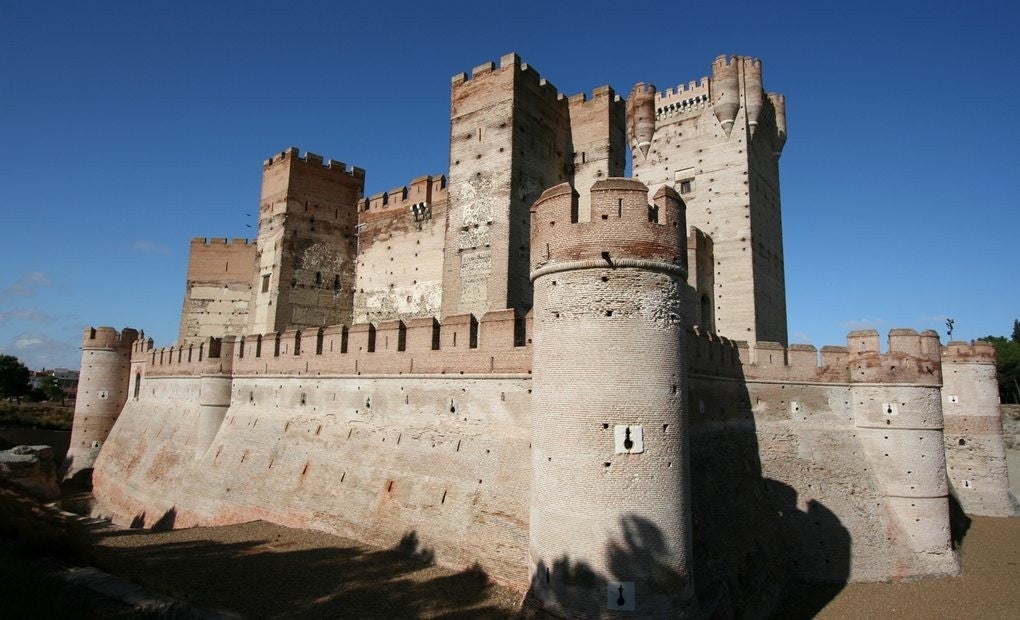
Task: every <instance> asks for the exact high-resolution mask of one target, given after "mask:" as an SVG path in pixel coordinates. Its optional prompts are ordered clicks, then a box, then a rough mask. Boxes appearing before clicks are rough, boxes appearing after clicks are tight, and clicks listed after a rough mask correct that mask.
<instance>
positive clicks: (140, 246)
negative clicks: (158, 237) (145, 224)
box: [131, 239, 170, 254]
mask: <svg viewBox="0 0 1020 620" xmlns="http://www.w3.org/2000/svg"><path fill="white" fill-rule="evenodd" d="M131 249H132V250H134V251H135V252H143V253H151V254H169V253H170V250H169V249H168V248H167V247H166V246H165V245H162V244H160V243H153V242H151V241H146V240H145V239H139V240H138V241H135V242H134V243H133V244H131Z"/></svg>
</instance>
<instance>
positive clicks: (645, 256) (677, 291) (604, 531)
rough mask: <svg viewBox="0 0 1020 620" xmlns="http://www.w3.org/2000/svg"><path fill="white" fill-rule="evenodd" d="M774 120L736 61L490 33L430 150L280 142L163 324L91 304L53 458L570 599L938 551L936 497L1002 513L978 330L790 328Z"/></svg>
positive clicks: (671, 595) (163, 509)
mask: <svg viewBox="0 0 1020 620" xmlns="http://www.w3.org/2000/svg"><path fill="white" fill-rule="evenodd" d="M785 141H786V113H785V101H784V99H783V97H782V96H781V95H777V94H774V93H768V92H766V91H765V90H764V88H763V82H762V65H761V62H760V61H758V60H757V59H751V58H745V57H720V58H718V59H716V60H715V62H714V63H713V64H712V67H711V75H710V76H709V77H705V78H702V79H701V80H700V81H697V82H691V83H689V84H687V85H681V86H679V87H676V88H670V89H667V90H665V91H661V92H660V91H658V90H657V89H656V88H655V87H654V86H651V85H646V84H640V83H639V84H638V85H637V86H635V87H634V89H633V90H632V91H631V93H630V95H629V96H628V97H627V98H626V100H624V99H623V98H621V97H620V96H618V95H617V94H616V93H615V92H614V91H613V89H611V88H609V87H601V88H598V89H595V91H594V92H593V93H592V95H591V97H588V96H586V95H576V96H573V97H566V96H563V95H562V94H560V93H559V92H557V90H556V89H555V88H554V87H553V86H552V84H550V83H549V82H548V81H546V80H545V79H543V78H542V77H540V76H539V74H538V73H537V72H536V71H535V70H534V69H533V68H531V67H530V66H528V65H527V64H525V63H523V62H522V61H521V60H520V58H518V57H517V56H516V55H514V54H510V55H507V56H504V57H503V58H502V59H501V60H500V63H499V65H498V66H497V65H496V64H494V63H486V64H483V65H481V66H478V67H476V68H475V69H474V70H473V71H472V73H471V75H470V77H469V76H467V75H465V74H460V75H457V76H454V78H453V81H452V88H451V125H450V162H449V165H450V168H449V172H448V175H442V174H431V175H425V176H421V177H418V178H416V179H414V180H412V181H411V182H410V184H409V185H407V186H401V187H397V188H395V189H392V190H390V191H388V192H385V193H379V194H375V195H372V196H368V197H365V196H364V191H363V190H364V182H365V177H366V172H365V171H363V170H361V169H359V168H356V167H350V166H347V165H346V164H344V163H341V162H337V161H334V160H324V159H323V158H322V157H320V156H318V155H314V154H312V153H305V154H303V155H302V154H301V153H300V152H299V151H298V150H297V149H294V148H291V149H287V150H285V151H283V152H282V153H279V154H277V155H275V156H273V157H271V158H270V159H268V160H266V161H265V162H264V164H263V181H262V195H261V201H260V205H259V230H258V237H257V238H256V239H255V240H254V242H248V241H246V240H236V239H235V240H233V241H230V242H228V241H227V240H226V239H196V240H194V241H192V245H191V257H190V261H189V267H188V275H187V283H186V288H185V296H184V305H183V309H182V318H181V324H180V335H179V340H178V342H177V343H175V344H174V345H172V346H168V347H164V348H159V349H157V348H155V347H154V345H153V342H152V341H151V340H150V339H146V338H145V337H144V335H140V334H138V333H137V332H135V331H134V330H129V329H125V330H123V331H121V332H118V331H116V330H114V329H112V328H96V329H89V330H86V333H85V337H84V341H83V360H82V375H81V384H80V385H81V387H80V388H79V398H78V404H77V407H76V410H75V425H74V431H73V436H72V446H71V451H70V452H69V456H68V461H67V463H65V469H66V470H67V475H68V476H69V477H73V476H81V475H86V476H87V475H88V474H89V473H91V475H92V483H93V488H94V492H95V496H96V499H97V501H98V507H97V511H98V513H99V514H101V515H103V516H107V517H109V518H111V519H113V520H114V521H115V522H117V523H125V524H127V523H135V524H138V523H141V524H144V525H145V526H153V525H160V526H173V527H188V526H195V525H212V524H227V523H236V522H241V521H248V520H253V519H265V520H269V521H272V522H275V523H280V524H283V525H288V526H294V527H305V528H315V529H320V530H325V531H329V532H334V533H337V534H340V535H343V536H349V537H354V538H358V539H360V540H363V541H365V542H367V543H370V544H375V545H381V546H394V545H398V544H402V545H403V546H407V544H408V542H409V541H410V542H411V543H412V544H416V545H419V546H420V547H426V548H428V549H429V550H430V552H431V553H432V554H433V555H434V557H435V558H436V561H438V562H440V563H442V564H445V565H449V566H454V567H463V566H469V565H472V564H477V565H478V566H480V567H481V568H483V569H484V570H485V571H486V573H487V574H488V575H489V576H490V577H491V578H493V579H496V580H498V581H501V582H504V583H508V584H512V585H515V586H517V587H520V588H521V589H522V590H524V589H526V590H527V593H528V595H527V601H528V605H530V606H532V607H533V608H536V609H542V610H545V611H547V612H550V613H553V614H556V615H563V616H578V617H662V618H665V617H688V616H697V615H711V614H714V613H719V614H723V615H729V614H741V613H743V612H745V611H750V610H756V611H762V610H767V609H769V608H770V606H771V605H773V604H775V602H776V601H777V600H778V598H779V597H780V596H781V593H782V590H783V588H784V587H785V585H786V584H788V583H791V582H792V581H793V580H804V581H821V582H833V583H844V582H846V581H848V580H887V579H892V578H903V577H923V576H936V575H951V574H954V573H956V572H957V571H958V568H959V563H958V558H957V555H956V551H955V550H954V548H953V544H952V541H951V538H950V504H951V502H959V504H960V505H961V506H962V507H963V509H964V510H966V511H967V512H970V513H974V514H985V515H1010V514H1014V511H1015V503H1014V500H1013V498H1011V497H1010V495H1009V491H1008V483H1007V477H1006V469H1005V453H1004V448H1003V442H1002V430H1001V426H1000V422H999V417H998V404H997V390H996V386H995V367H994V352H993V350H992V348H991V346H990V345H986V344H984V343H980V342H978V343H962V342H951V343H949V344H948V345H946V346H943V345H942V344H941V343H940V342H939V338H938V335H937V334H936V333H934V332H931V331H925V332H921V333H918V332H916V331H914V330H909V329H897V330H892V331H891V332H890V333H889V335H888V344H887V346H886V350H885V352H883V351H882V347H881V346H880V343H879V335H878V333H877V332H874V331H857V332H852V333H851V334H850V335H849V336H848V338H847V341H846V343H844V344H842V345H840V346H826V347H822V348H821V350H818V349H816V348H815V347H814V346H810V345H797V344H794V345H788V344H787V326H786V294H785V280H784V265H783V241H782V226H781V213H780V198H779V195H780V194H779V172H778V170H779V168H778V161H779V158H780V154H781V152H782V149H783V145H784V143H785ZM628 154H629V155H630V157H631V162H632V174H633V178H630V179H627V178H622V177H623V175H624V173H625V166H626V160H627V156H628Z"/></svg>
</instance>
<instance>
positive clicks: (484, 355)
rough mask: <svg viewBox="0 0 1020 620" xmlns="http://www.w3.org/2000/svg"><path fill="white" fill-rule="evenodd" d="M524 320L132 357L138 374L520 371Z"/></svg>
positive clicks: (486, 319)
mask: <svg viewBox="0 0 1020 620" xmlns="http://www.w3.org/2000/svg"><path fill="white" fill-rule="evenodd" d="M529 321H530V319H529V318H528V317H522V316H519V315H517V314H516V313H515V312H514V311H513V310H504V311H497V312H490V313H488V314H486V315H485V316H483V317H482V318H481V320H478V319H476V318H475V317H474V316H472V315H456V316H450V317H446V318H444V319H443V321H442V322H440V321H439V320H437V319H435V318H433V317H428V318H422V319H412V320H410V321H407V322H405V321H400V320H392V321H384V322H381V323H378V324H375V323H355V324H353V325H350V326H347V325H332V326H328V327H319V328H306V329H289V330H285V331H282V332H278V333H267V334H249V335H246V336H244V337H243V338H237V339H234V338H233V337H227V338H223V339H215V338H214V339H210V340H209V341H207V342H203V343H200V344H197V345H187V346H173V347H166V348H161V349H155V350H150V351H148V352H147V353H143V354H138V355H137V356H136V359H138V360H142V359H144V360H145V362H146V371H145V372H146V376H148V377H156V376H164V377H167V376H202V375H213V374H233V375H235V376H239V375H243V376H253V375H254V376H257V375H296V376H297V375H365V374H372V375H406V374H492V373H512V374H522V373H523V374H527V373H529V372H530V371H531V348H530V346H529V345H528V342H529V340H530V339H529V334H530V327H529V326H528V323H529Z"/></svg>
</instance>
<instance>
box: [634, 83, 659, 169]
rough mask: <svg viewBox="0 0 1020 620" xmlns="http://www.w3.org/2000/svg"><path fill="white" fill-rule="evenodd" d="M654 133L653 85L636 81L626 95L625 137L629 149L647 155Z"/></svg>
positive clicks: (643, 155)
mask: <svg viewBox="0 0 1020 620" xmlns="http://www.w3.org/2000/svg"><path fill="white" fill-rule="evenodd" d="M653 134H655V86H654V85H653V84H648V85H647V86H646V85H645V83H644V82H638V83H637V84H635V85H634V89H633V90H631V91H630V96H629V97H627V137H628V138H629V139H630V145H631V150H632V151H634V152H635V154H636V152H637V151H641V156H642V157H645V156H647V155H648V149H649V148H650V147H651V146H652V135H653Z"/></svg>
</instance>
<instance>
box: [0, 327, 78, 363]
mask: <svg viewBox="0 0 1020 620" xmlns="http://www.w3.org/2000/svg"><path fill="white" fill-rule="evenodd" d="M68 338H69V339H68V340H57V339H54V338H50V337H49V336H47V335H45V334H39V333H33V332H26V333H22V334H18V335H17V336H15V337H14V338H12V339H11V341H10V342H9V343H8V344H7V345H6V346H3V347H0V352H3V353H6V354H8V355H14V356H15V357H17V358H18V359H19V360H20V361H21V363H22V364H24V365H26V366H28V367H29V368H31V369H34V370H38V369H41V368H78V366H79V365H80V364H81V351H80V350H79V347H78V341H77V339H74V340H73V341H72V340H71V338H74V337H73V336H69V337H68Z"/></svg>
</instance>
